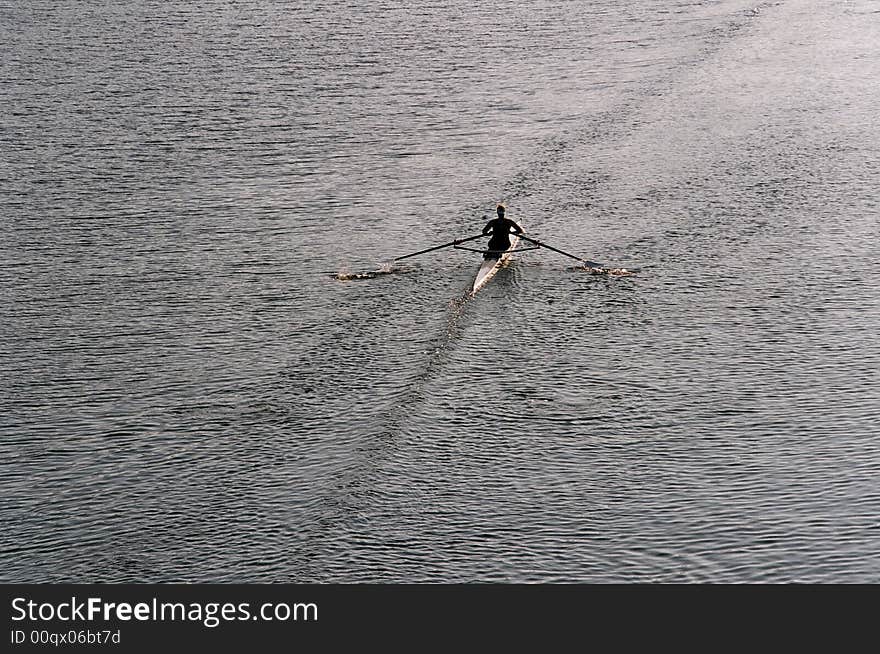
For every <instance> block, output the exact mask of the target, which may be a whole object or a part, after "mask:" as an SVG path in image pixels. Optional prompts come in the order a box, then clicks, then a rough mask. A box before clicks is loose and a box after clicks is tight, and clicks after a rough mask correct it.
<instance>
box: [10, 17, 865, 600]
mask: <svg viewBox="0 0 880 654" xmlns="http://www.w3.org/2000/svg"><path fill="white" fill-rule="evenodd" d="M409 4H410V3H402V2H396V3H393V2H385V3H376V2H341V1H338V0H337V1H331V2H325V3H305V2H288V3H284V2H268V1H267V0H249V1H246V2H232V1H231V0H213V1H208V0H201V1H199V2H191V3H168V2H159V1H153V2H149V1H134V0H130V1H127V2H109V1H108V2H100V1H98V0H88V1H84V2H72V1H69V2H27V3H3V4H2V5H0V81H2V84H0V299H2V303H0V318H2V320H0V357H2V358H0V457H2V458H0V482H2V489H3V493H2V500H0V520H2V525H3V529H2V530H0V580H2V581H5V582H12V581H16V582H20V581H27V582H34V581H39V582H45V581H49V582H59V581H107V582H121V581H146V582H170V581H193V582H209V581H215V582H232V581H251V582H265V581H283V582H444V583H445V582H486V581H488V582H724V583H727V582H822V583H831V582H869V583H876V582H880V484H878V475H880V439H878V436H880V434H878V428H877V423H878V418H880V379H878V371H880V354H878V352H880V337H878V324H880V281H878V276H877V261H878V255H880V246H878V232H880V229H878V219H877V210H878V206H877V200H876V195H877V188H878V186H880V167H878V163H877V162H878V155H880V130H878V127H880V125H878V116H880V95H878V93H877V80H878V79H880V56H878V43H880V6H878V4H877V3H876V2H874V1H872V0H851V1H849V2H835V3H828V2H819V1H818V0H782V1H779V2H760V0H750V1H745V0H718V1H714V2H712V1H707V0H702V1H697V0H693V1H687V0H683V1H681V2H673V3H670V2H667V1H662V2H661V1H660V0H640V1H632V2H625V3H617V2H611V1H610V0H592V1H590V0H544V1H540V2H531V3H509V2H502V1H501V0H489V1H487V2H481V3H472V2H465V1H464V0H438V1H437V2H433V3H411V4H412V5H413V6H408V5H409ZM499 201H503V202H505V203H506V204H507V207H508V215H509V216H510V217H511V218H514V219H515V220H518V221H521V222H522V223H523V225H524V226H525V227H526V229H527V232H528V233H529V234H530V235H532V236H533V237H536V238H540V239H542V240H544V241H546V242H547V243H549V244H551V245H554V246H555V247H557V248H561V249H563V250H565V251H567V252H573V253H576V254H578V256H583V257H585V258H589V259H592V260H596V261H599V262H603V263H605V264H606V265H609V266H618V267H626V268H629V269H633V270H637V274H635V275H630V276H617V275H604V274H598V275H597V274H590V273H588V272H587V271H584V270H579V269H577V267H576V265H575V262H573V261H571V260H570V259H566V258H565V257H562V256H560V255H557V254H555V253H553V252H550V251H547V250H539V251H537V252H528V253H523V254H521V255H519V256H517V257H516V258H515V260H514V262H513V263H512V264H511V265H510V266H509V267H508V268H506V269H504V270H502V271H501V272H500V273H499V274H498V276H497V277H496V278H495V279H494V280H493V281H492V282H491V283H490V284H489V285H488V286H487V287H485V288H484V289H483V290H482V291H480V293H479V294H478V295H477V296H476V297H474V298H468V297H467V293H466V292H467V289H468V287H469V284H470V282H471V281H472V279H473V275H474V274H475V272H476V268H477V266H478V256H477V255H474V254H473V253H467V252H460V251H455V250H440V251H437V252H435V253H432V254H429V255H424V256H421V257H414V258H412V259H408V260H406V261H405V262H401V264H400V265H398V266H397V267H395V269H394V274H387V275H380V276H377V277H374V278H370V279H363V280H360V281H342V280H341V279H340V278H339V277H338V276H337V275H336V274H337V273H350V272H365V271H366V272H368V271H371V270H375V269H376V268H377V266H379V265H381V264H382V263H383V262H387V261H389V260H390V259H392V258H393V257H395V256H399V255H402V254H405V253H408V252H412V251H415V250H419V249H422V248H426V247H430V246H432V245H436V244H440V243H444V242H448V241H451V240H453V239H455V238H461V237H464V236H467V235H470V234H474V233H477V232H478V231H479V230H480V228H481V227H482V225H483V222H484V221H483V219H482V216H483V215H484V214H491V213H492V212H493V211H494V207H495V204H496V203H497V202H499ZM404 264H405V265H404Z"/></svg>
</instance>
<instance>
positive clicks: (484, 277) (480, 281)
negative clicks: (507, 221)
mask: <svg viewBox="0 0 880 654" xmlns="http://www.w3.org/2000/svg"><path fill="white" fill-rule="evenodd" d="M512 236H513V238H512V239H511V241H510V247H509V248H507V249H506V250H505V251H504V252H502V253H501V256H500V257H499V258H497V259H484V260H483V263H482V265H481V266H480V269H479V270H478V271H477V276H476V277H475V278H474V287H473V289H472V290H471V295H474V294H475V293H476V292H477V291H479V290H480V289H481V288H483V287H484V286H485V285H486V283H487V282H488V281H489V280H490V279H492V278H493V277H494V276H495V274H496V273H497V272H498V271H499V270H501V268H503V267H504V266H505V265H507V261H508V259H510V255H511V254H513V250H514V248H516V244H517V243H519V235H518V234H513V235H512Z"/></svg>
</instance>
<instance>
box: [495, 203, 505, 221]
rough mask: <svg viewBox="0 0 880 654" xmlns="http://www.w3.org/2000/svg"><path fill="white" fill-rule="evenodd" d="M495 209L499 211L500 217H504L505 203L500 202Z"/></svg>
mask: <svg viewBox="0 0 880 654" xmlns="http://www.w3.org/2000/svg"><path fill="white" fill-rule="evenodd" d="M495 211H497V212H498V217H499V218H504V205H503V204H499V205H498V206H497V207H495Z"/></svg>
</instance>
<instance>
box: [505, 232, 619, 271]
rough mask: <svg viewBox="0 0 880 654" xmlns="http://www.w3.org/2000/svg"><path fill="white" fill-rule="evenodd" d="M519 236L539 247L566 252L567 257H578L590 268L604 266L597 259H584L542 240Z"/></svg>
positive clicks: (561, 252) (560, 252)
mask: <svg viewBox="0 0 880 654" xmlns="http://www.w3.org/2000/svg"><path fill="white" fill-rule="evenodd" d="M519 237H520V238H522V239H525V240H526V241H528V242H529V243H534V244H535V245H537V246H538V247H539V248H547V249H548V250H553V251H554V252H558V253H559V254H564V255H565V256H567V257H571V258H572V259H577V260H578V261H580V262H581V263H582V264H584V265H585V266H587V267H588V268H602V267H603V266H602V264H601V263H596V262H595V261H587V260H586V259H582V258H580V257H578V256H575V255H573V254H570V253H568V252H563V251H562V250H560V249H558V248H555V247H553V246H552V245H547V244H546V243H542V242H541V241H538V240H535V239H533V238H529V237H528V236H523V235H522V234H520V235H519Z"/></svg>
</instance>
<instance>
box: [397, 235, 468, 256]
mask: <svg viewBox="0 0 880 654" xmlns="http://www.w3.org/2000/svg"><path fill="white" fill-rule="evenodd" d="M482 236H483V234H477V235H476V236H468V237H467V238H460V239H458V240H456V241H452V242H451V243H444V244H443V245H435V246H434V247H432V248H427V249H425V250H419V251H418V252H413V253H412V254H404V255H403V256H402V257H394V259H393V261H400V260H401V259H409V258H410V257H414V256H416V255H419V254H426V253H428V252H433V251H434V250H441V249H443V248H448V247H452V246H453V245H458V244H459V243H467V242H468V241H473V240H475V239H478V238H482Z"/></svg>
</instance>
